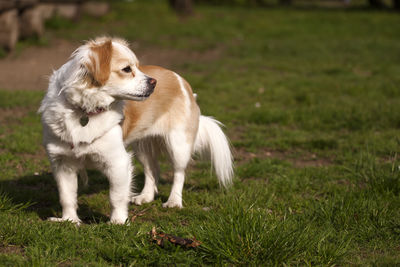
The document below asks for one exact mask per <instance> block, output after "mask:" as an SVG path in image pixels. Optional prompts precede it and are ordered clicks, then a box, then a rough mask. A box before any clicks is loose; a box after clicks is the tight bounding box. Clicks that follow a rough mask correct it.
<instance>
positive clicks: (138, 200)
mask: <svg viewBox="0 0 400 267" xmlns="http://www.w3.org/2000/svg"><path fill="white" fill-rule="evenodd" d="M153 200H154V195H151V194H140V195H137V196H134V197H132V203H134V204H136V205H138V206H140V205H142V204H144V203H150V202H152V201H153Z"/></svg>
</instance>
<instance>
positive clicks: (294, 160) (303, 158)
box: [235, 147, 332, 168]
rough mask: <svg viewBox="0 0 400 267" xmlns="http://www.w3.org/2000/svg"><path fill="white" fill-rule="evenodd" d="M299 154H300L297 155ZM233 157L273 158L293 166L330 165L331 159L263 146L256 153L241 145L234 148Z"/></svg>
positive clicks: (244, 160)
mask: <svg viewBox="0 0 400 267" xmlns="http://www.w3.org/2000/svg"><path fill="white" fill-rule="evenodd" d="M299 154H300V156H298V155H299ZM235 157H236V159H237V160H238V161H240V162H247V161H249V160H251V159H254V158H264V159H265V158H275V159H279V160H284V161H287V162H290V163H291V164H292V165H293V166H294V167H297V168H304V167H323V166H330V165H332V160H331V159H327V158H321V157H318V156H317V155H316V154H312V153H307V152H303V153H298V152H291V151H277V150H270V149H268V148H263V149H260V150H258V151H257V152H256V153H253V152H249V151H247V150H246V149H245V148H243V147H239V148H237V149H235Z"/></svg>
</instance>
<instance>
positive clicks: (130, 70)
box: [122, 66, 132, 73]
mask: <svg viewBox="0 0 400 267" xmlns="http://www.w3.org/2000/svg"><path fill="white" fill-rule="evenodd" d="M122 71H123V72H126V73H130V72H132V69H131V67H130V66H127V67H125V68H123V69H122Z"/></svg>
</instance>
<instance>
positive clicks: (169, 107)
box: [122, 66, 199, 139]
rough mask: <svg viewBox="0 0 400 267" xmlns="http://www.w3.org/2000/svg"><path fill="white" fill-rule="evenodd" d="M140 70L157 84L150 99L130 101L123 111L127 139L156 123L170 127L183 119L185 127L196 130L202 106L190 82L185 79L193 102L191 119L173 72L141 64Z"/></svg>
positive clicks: (190, 99) (191, 102)
mask: <svg viewBox="0 0 400 267" xmlns="http://www.w3.org/2000/svg"><path fill="white" fill-rule="evenodd" d="M139 69H140V70H141V71H142V72H144V73H145V74H146V75H148V76H150V77H152V78H154V79H156V80H157V86H156V87H155V89H154V93H153V94H152V95H151V96H150V97H149V98H148V99H147V100H145V101H142V102H137V101H127V103H126V106H125V110H124V114H125V120H124V123H123V125H122V129H123V134H124V139H126V138H127V137H129V138H131V137H132V136H135V135H137V136H139V135H140V134H141V133H144V132H145V131H146V130H148V129H149V128H150V127H152V125H154V124H155V123H159V126H161V127H162V128H164V129H165V130H167V129H171V128H172V127H173V126H174V125H177V124H179V123H180V122H185V124H186V130H187V131H190V132H193V133H195V132H196V131H197V125H198V123H196V121H197V120H198V116H199V108H198V106H197V104H196V101H195V99H194V97H193V92H192V89H191V87H190V85H189V84H188V83H187V82H186V81H185V80H183V81H184V87H185V88H184V89H185V90H186V91H187V93H188V97H189V101H190V105H191V109H190V111H189V116H190V117H191V118H187V117H186V118H185V117H184V116H185V114H186V115H188V114H187V113H188V111H185V110H184V109H185V107H184V105H183V102H184V101H185V99H184V98H185V96H184V94H183V93H182V90H181V88H180V83H179V81H178V79H177V77H176V76H175V74H174V72H172V71H170V70H167V69H164V68H162V67H158V66H140V67H139ZM187 120H192V122H193V124H191V123H189V124H188V123H187ZM166 132H167V131H166ZM193 138H194V136H193Z"/></svg>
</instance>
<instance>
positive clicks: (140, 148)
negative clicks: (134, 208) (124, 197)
mask: <svg viewBox="0 0 400 267" xmlns="http://www.w3.org/2000/svg"><path fill="white" fill-rule="evenodd" d="M139 142H140V144H136V145H135V149H134V151H135V152H136V154H135V155H136V158H137V159H138V160H139V161H140V163H142V165H143V168H144V175H145V182H144V187H143V189H142V192H141V193H140V194H139V195H136V196H133V197H132V202H133V203H135V204H136V205H142V204H144V203H149V202H152V201H153V200H154V197H155V195H156V194H157V193H158V191H157V183H158V179H159V176H160V167H159V165H158V162H157V155H156V154H157V151H156V144H155V143H153V142H156V140H150V139H147V140H143V141H139Z"/></svg>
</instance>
